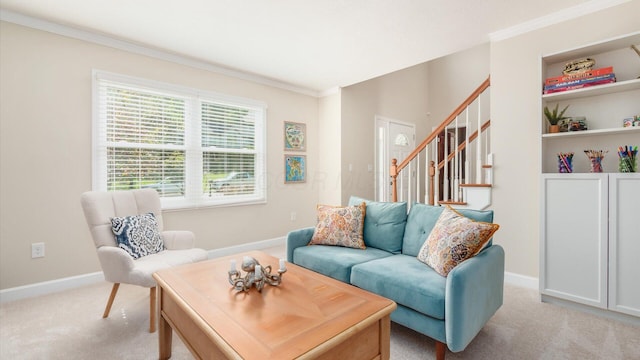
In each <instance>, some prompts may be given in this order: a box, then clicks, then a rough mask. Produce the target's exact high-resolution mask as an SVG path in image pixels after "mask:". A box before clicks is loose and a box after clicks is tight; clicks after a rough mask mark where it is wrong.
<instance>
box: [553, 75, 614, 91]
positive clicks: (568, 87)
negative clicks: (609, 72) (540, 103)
mask: <svg viewBox="0 0 640 360" xmlns="http://www.w3.org/2000/svg"><path fill="white" fill-rule="evenodd" d="M614 82H616V78H615V77H613V78H609V79H601V80H597V81H594V82H587V83H582V84H576V85H568V86H564V87H559V88H556V89H545V90H544V91H543V94H553V93H558V92H562V91H567V90H576V89H582V88H585V87H590V86H595V85H602V84H610V83H614Z"/></svg>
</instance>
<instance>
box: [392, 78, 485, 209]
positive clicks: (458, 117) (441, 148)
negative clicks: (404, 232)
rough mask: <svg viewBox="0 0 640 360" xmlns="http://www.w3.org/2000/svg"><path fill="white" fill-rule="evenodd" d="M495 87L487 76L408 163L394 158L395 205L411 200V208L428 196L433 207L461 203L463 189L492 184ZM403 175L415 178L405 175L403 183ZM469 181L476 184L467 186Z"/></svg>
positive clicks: (413, 154) (409, 157) (409, 202)
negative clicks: (491, 111)
mask: <svg viewBox="0 0 640 360" xmlns="http://www.w3.org/2000/svg"><path fill="white" fill-rule="evenodd" d="M489 86H490V79H489V78H487V80H485V81H484V82H483V83H482V84H481V85H480V86H479V87H478V88H477V89H476V90H475V91H474V92H473V93H472V94H471V95H470V96H469V97H468V98H467V99H466V100H465V101H464V102H463V103H462V104H460V105H459V106H458V108H456V110H454V112H453V113H452V114H451V115H450V116H449V117H448V118H447V119H445V121H443V122H442V123H441V124H440V125H439V126H438V127H436V128H435V129H434V131H433V132H432V133H431V134H430V135H429V136H427V138H426V139H425V140H424V141H423V142H422V143H421V144H420V145H418V147H417V148H416V149H415V150H414V151H413V152H412V153H411V154H410V155H409V156H408V157H407V158H406V159H404V160H403V161H402V162H400V163H399V164H398V162H397V160H396V159H393V161H392V165H391V170H390V174H391V183H392V186H393V188H392V189H393V190H392V191H393V194H392V199H393V201H407V202H408V204H409V206H410V204H411V203H413V202H414V201H419V199H422V198H424V202H426V203H429V204H432V205H433V204H435V203H444V202H450V203H456V204H459V203H463V202H464V201H465V200H466V199H465V196H464V195H463V194H465V193H466V190H463V189H466V188H467V186H479V185H478V184H483V182H484V183H488V184H491V182H492V181H493V179H492V173H491V166H490V165H492V163H493V158H492V156H491V150H490V146H491V141H490V132H489V131H488V129H489V127H490V124H491V123H490V121H489V120H486V121H484V122H483V119H488V113H489V111H488V109H489V106H488V104H489V101H488V99H489V91H488V89H489ZM471 118H476V119H477V120H476V121H471V120H470V119H471ZM463 119H464V120H463ZM423 163H424V166H421V165H422V164H423ZM401 171H408V172H409V176H408V177H407V179H408V180H406V181H405V180H404V178H403V177H400V184H398V183H397V177H398V175H399V173H400V172H401ZM468 179H473V182H474V183H473V184H469V183H467V181H468ZM398 185H400V186H399V187H400V191H398ZM481 186H484V185H481ZM423 189H424V190H423ZM423 192H424V195H423Z"/></svg>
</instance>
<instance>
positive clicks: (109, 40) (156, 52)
mask: <svg viewBox="0 0 640 360" xmlns="http://www.w3.org/2000/svg"><path fill="white" fill-rule="evenodd" d="M0 20H2V21H6V22H10V23H13V24H17V25H22V26H25V27H29V28H32V29H36V30H41V31H46V32H50V33H53V34H57V35H61V36H65V37H69V38H73V39H78V40H82V41H87V42H91V43H94V44H98V45H103V46H108V47H111V48H115V49H118V50H124V51H127V52H130V53H134V54H138V55H144V56H148V57H152V58H155V59H159V60H164V61H169V62H173V63H176V64H180V65H185V66H189V67H193V68H196V69H201V70H206V71H210V72H213V73H217V74H221V75H225V76H229V77H233V78H236V79H240V80H246V81H250V82H254V83H257V84H261V85H267V86H271V87H274V88H279V89H283V90H287V91H291V92H295V93H299V94H302V95H308V96H312V97H316V98H317V97H320V92H319V91H317V90H313V89H308V88H304V87H300V86H296V85H293V84H290V83H286V82H283V81H279V80H274V79H271V78H268V77H265V76H261V75H257V74H253V73H248V72H244V71H240V70H235V69H231V68H228V67H224V66H221V65H217V64H214V63H210V62H207V61H202V60H197V59H193V58H190V57H187V56H183V55H179V54H175V53H171V52H168V51H164V50H160V49H156V48H152V47H149V46H144V45H140V44H136V43H133V42H130V41H126V40H121V39H117V38H115V37H111V36H107V35H103V34H99V33H96V32H92V31H88V30H81V29H78V28H74V27H70V26H66V25H61V24H57V23H54V22H51V21H47V20H43V19H40V18H35V17H32V16H27V15H23V14H20V13H17V12H13V11H9V10H5V9H0Z"/></svg>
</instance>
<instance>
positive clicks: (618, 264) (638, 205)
mask: <svg viewBox="0 0 640 360" xmlns="http://www.w3.org/2000/svg"><path fill="white" fill-rule="evenodd" d="M609 308H610V309H611V310H615V311H619V312H622V313H625V314H629V315H634V316H640V174H609Z"/></svg>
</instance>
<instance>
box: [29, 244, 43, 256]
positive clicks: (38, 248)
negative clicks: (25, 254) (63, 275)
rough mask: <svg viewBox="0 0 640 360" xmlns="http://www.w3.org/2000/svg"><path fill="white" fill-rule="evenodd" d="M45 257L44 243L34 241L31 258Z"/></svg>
mask: <svg viewBox="0 0 640 360" xmlns="http://www.w3.org/2000/svg"><path fill="white" fill-rule="evenodd" d="M41 257H44V243H43V242H41V243H33V244H31V258H32V259H35V258H41Z"/></svg>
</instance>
